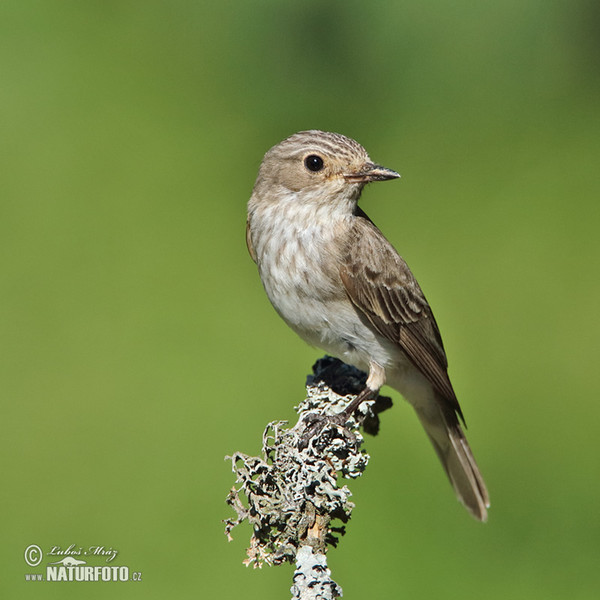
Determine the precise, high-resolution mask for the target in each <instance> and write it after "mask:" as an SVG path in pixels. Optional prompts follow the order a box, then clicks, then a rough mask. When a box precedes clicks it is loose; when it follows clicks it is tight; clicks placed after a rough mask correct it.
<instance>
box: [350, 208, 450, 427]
mask: <svg viewBox="0 0 600 600" xmlns="http://www.w3.org/2000/svg"><path fill="white" fill-rule="evenodd" d="M340 275H341V278H342V281H343V282H344V285H345V287H346V291H347V292H348V296H349V297H350V299H351V300H352V302H353V303H354V305H355V306H356V307H357V308H358V309H359V310H360V311H361V312H362V313H363V314H364V315H365V316H366V317H367V318H368V319H369V321H370V322H371V323H372V324H373V326H374V327H375V329H376V330H377V331H378V332H379V333H380V334H381V335H382V336H384V337H386V338H387V339H388V340H391V341H392V342H394V343H396V344H398V345H399V346H400V347H401V348H402V350H404V352H405V353H406V355H407V356H408V357H409V359H410V360H411V361H412V362H413V364H414V365H415V366H416V367H417V368H418V369H419V370H420V371H421V373H423V375H425V377H427V379H428V380H429V381H430V382H431V383H432V385H433V386H434V387H435V389H436V390H437V391H438V392H439V394H441V396H442V397H443V398H445V399H446V400H447V401H448V402H449V403H450V405H451V406H452V408H454V410H455V411H456V412H457V414H459V415H460V417H461V419H462V413H461V410H460V406H459V405H458V401H457V399H456V395H455V394H454V390H453V389H452V384H451V383H450V379H449V377H448V372H447V368H448V361H447V359H446V353H445V352H444V346H443V344H442V338H441V336H440V331H439V329H438V326H437V323H436V322H435V318H434V316H433V313H432V312H431V308H430V307H429V304H428V303H427V300H426V299H425V296H424V294H423V292H422V290H421V288H420V287H419V284H418V283H417V280H416V279H415V277H414V275H413V274H412V273H411V271H410V269H409V268H408V265H407V264H406V262H405V261H404V259H403V258H402V257H401V256H400V255H399V254H398V253H397V252H396V250H395V249H394V248H393V246H392V245H391V244H390V243H389V242H388V241H387V240H386V239H385V237H384V236H383V234H382V233H381V232H380V231H379V229H377V227H376V226H375V225H374V224H373V223H372V222H371V221H370V220H369V218H368V217H367V216H366V215H365V214H364V213H363V212H362V211H360V212H358V214H357V217H356V218H355V219H354V224H353V226H352V230H351V232H350V234H349V238H348V241H347V248H346V251H345V254H344V257H343V264H342V267H341V270H340Z"/></svg>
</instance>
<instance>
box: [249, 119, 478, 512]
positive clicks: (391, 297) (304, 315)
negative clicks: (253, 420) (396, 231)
mask: <svg viewBox="0 0 600 600" xmlns="http://www.w3.org/2000/svg"><path fill="white" fill-rule="evenodd" d="M397 177H399V175H398V173H396V172H395V171H392V170H391V169H386V168H385V167H381V166H379V165H376V164H374V163H373V162H371V159H370V158H369V155H368V154H367V152H366V151H365V149H364V148H363V147H362V146H361V145H360V144H358V143H357V142H355V141H354V140H351V139H349V138H347V137H345V136H343V135H339V134H337V133H326V132H324V131H317V130H312V131H302V132H300V133H296V134H295V135H292V136H291V137H289V138H287V139H286V140H284V141H283V142H281V143H280V144H277V145H276V146H274V147H273V148H271V149H270V150H269V151H268V152H267V153H266V154H265V156H264V159H263V161H262V164H261V165H260V169H259V171H258V176H257V178H256V183H255V185H254V190H253V192H252V197H251V198H250V201H249V202H248V222H247V234H246V237H247V242H248V249H249V251H250V255H251V256H252V259H253V260H254V261H255V262H256V264H257V265H258V271H259V274H260V278H261V280H262V283H263V286H264V288H265V291H266V292H267V296H268V297H269V300H270V301H271V303H272V304H273V306H274V307H275V310H276V311H277V312H278V313H279V315H280V316H281V318H282V319H283V320H284V321H285V322H286V323H287V324H288V325H289V326H290V327H291V328H292V329H293V330H294V331H295V332H296V333H297V334H298V335H299V336H300V337H301V338H303V339H304V340H306V341H307V342H308V343H309V344H311V345H313V346H318V347H320V348H322V349H323V350H325V351H326V352H328V353H329V354H331V355H333V356H336V357H337V358H339V359H341V360H343V361H344V362H347V363H349V364H351V365H354V366H355V367H357V368H359V369H362V370H364V371H367V372H368V374H369V376H368V378H367V384H366V388H365V390H364V392H363V393H361V394H360V395H359V398H358V402H360V401H362V400H363V399H366V398H368V397H370V396H373V395H375V394H376V393H377V392H378V390H379V388H381V386H382V385H383V384H384V383H387V384H388V385H390V386H391V387H393V388H394V389H396V390H397V391H398V392H400V393H401V394H402V396H404V398H405V399H406V400H408V402H409V403H410V404H411V405H412V406H413V408H414V409H415V411H416V413H417V416H418V417H419V420H420V421H421V423H422V425H423V427H424V428H425V431H426V432H427V435H428V436H429V439H430V440H431V443H432V444H433V447H434V448H435V451H436V452H437V454H438V456H439V458H440V460H441V461H442V464H443V466H444V469H445V470H446V473H447V474H448V478H449V479H450V482H451V483H452V486H453V487H454V490H455V491H456V494H457V496H458V498H459V500H460V501H461V502H462V503H463V504H464V505H465V506H466V508H467V509H468V510H469V512H470V513H471V514H472V515H473V516H474V517H475V518H477V519H480V520H481V521H485V520H486V519H487V508H488V507H489V498H488V493H487V490H486V487H485V483H484V482H483V479H482V477H481V474H480V473H479V469H478V467H477V464H476V463H475V459H474V458H473V454H472V453H471V449H470V448H469V444H468V443H467V440H466V438H465V435H464V433H463V429H462V427H461V425H460V422H459V419H460V420H463V421H464V419H463V415H462V412H461V409H460V406H459V404H458V400H457V399H456V395H455V393H454V390H453V388H452V384H451V383H450V379H449V377H448V372H447V368H448V362H447V360H446V354H445V352H444V347H443V345H442V338H441V336H440V332H439V329H438V326H437V323H436V322H435V318H434V317H433V313H432V312H431V308H430V307H429V304H428V303H427V300H426V299H425V296H424V295H423V292H422V291H421V288H420V287H419V284H418V283H417V281H416V279H415V277H414V276H413V274H412V273H411V271H410V269H409V268H408V265H407V264H406V262H404V260H403V259H402V257H401V256H400V255H399V254H398V253H397V252H396V250H395V249H394V248H393V246H392V245H391V244H390V243H389V242H388V241H387V240H386V238H385V237H384V236H383V234H382V233H381V232H380V231H379V229H378V228H377V227H376V226H375V225H374V223H373V222H372V221H371V220H370V219H369V217H367V215H366V214H365V213H364V212H363V211H362V210H361V209H360V208H359V207H358V199H359V198H360V194H361V192H362V190H363V188H364V187H365V185H366V184H367V183H370V182H372V181H384V180H386V179H395V178H397Z"/></svg>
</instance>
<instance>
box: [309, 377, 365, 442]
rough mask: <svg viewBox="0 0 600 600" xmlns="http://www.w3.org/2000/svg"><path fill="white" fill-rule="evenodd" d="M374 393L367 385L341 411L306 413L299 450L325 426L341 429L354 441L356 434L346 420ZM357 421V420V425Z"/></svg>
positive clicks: (321, 431)
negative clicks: (331, 413) (335, 412)
mask: <svg viewBox="0 0 600 600" xmlns="http://www.w3.org/2000/svg"><path fill="white" fill-rule="evenodd" d="M376 393H377V392H375V391H373V390H372V389H370V388H369V387H365V388H364V389H363V390H362V391H361V392H360V394H358V395H357V396H356V398H354V400H352V402H350V404H349V405H348V406H347V407H346V408H345V409H344V410H343V411H341V412H339V413H337V414H334V415H324V414H319V413H308V414H307V415H306V416H305V418H304V422H305V424H306V427H305V430H304V433H303V434H302V436H301V439H300V444H299V447H300V450H303V449H304V448H306V447H308V444H309V441H310V440H311V439H313V438H316V437H318V436H319V435H321V434H322V433H323V431H324V430H325V429H326V428H327V427H333V428H334V429H336V430H337V431H341V433H342V435H343V437H344V438H346V439H347V440H348V441H350V442H355V441H356V435H355V434H354V433H353V432H352V431H351V430H350V429H349V428H348V427H347V424H348V421H349V420H350V418H351V417H352V416H353V415H354V413H355V412H356V410H357V409H358V407H359V406H360V405H361V404H362V403H363V402H365V401H366V400H369V399H370V398H371V397H372V396H373V395H374V394H376ZM359 423H360V422H357V425H358V424H359Z"/></svg>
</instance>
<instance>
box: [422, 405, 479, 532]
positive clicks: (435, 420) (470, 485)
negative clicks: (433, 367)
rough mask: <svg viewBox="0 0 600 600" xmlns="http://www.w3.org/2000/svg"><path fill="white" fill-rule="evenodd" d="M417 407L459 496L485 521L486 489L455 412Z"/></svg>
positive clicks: (475, 515)
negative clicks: (426, 409)
mask: <svg viewBox="0 0 600 600" xmlns="http://www.w3.org/2000/svg"><path fill="white" fill-rule="evenodd" d="M416 411H417V415H418V417H419V420H420V421H421V424H422V425H423V427H424V428H425V431H426V432H427V435H428V436H429V439H430V440H431V443H432V444H433V447H434V448H435V451H436V452H437V455H438V456H439V457H440V460H441V461H442V465H443V466H444V469H445V470H446V473H447V475H448V479H450V483H451V484H452V487H453V488H454V491H455V492H456V495H457V496H458V499H459V500H460V501H461V502H462V503H463V504H464V505H465V507H466V508H467V510H468V511H469V512H470V513H471V514H472V515H473V516H474V517H475V518H476V519H479V520H480V521H487V509H488V508H489V506H490V499H489V496H488V491H487V489H486V487H485V483H484V481H483V477H482V476H481V473H480V472H479V468H478V467H477V463H476V462H475V459H474V458H473V453H472V452H471V448H469V444H468V442H467V438H466V437H465V434H464V432H463V430H462V428H461V426H460V423H459V422H458V418H457V416H456V414H455V413H454V411H453V410H451V409H445V408H443V407H441V406H439V405H437V406H436V407H435V409H434V410H433V411H430V410H428V411H426V412H425V411H423V410H419V409H418V408H416Z"/></svg>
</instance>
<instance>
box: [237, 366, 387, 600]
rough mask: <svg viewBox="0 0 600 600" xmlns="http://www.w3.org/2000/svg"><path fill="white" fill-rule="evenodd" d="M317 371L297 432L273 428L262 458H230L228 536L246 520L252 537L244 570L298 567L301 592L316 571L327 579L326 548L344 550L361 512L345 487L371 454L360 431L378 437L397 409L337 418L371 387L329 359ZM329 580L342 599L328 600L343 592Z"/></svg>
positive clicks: (382, 402) (363, 409) (366, 409)
mask: <svg viewBox="0 0 600 600" xmlns="http://www.w3.org/2000/svg"><path fill="white" fill-rule="evenodd" d="M313 372H314V374H313V375H310V376H309V377H308V378H307V385H306V388H307V396H306V399H305V400H303V401H302V402H301V403H300V405H299V406H298V407H296V410H297V412H298V415H299V418H298V422H297V423H296V425H294V426H293V427H291V428H289V427H287V426H286V425H287V423H286V422H284V421H273V422H271V423H269V425H267V427H266V429H265V431H264V433H263V444H262V456H260V457H257V456H248V455H247V454H244V453H242V452H236V453H235V454H234V455H233V456H231V457H228V458H230V459H231V461H232V467H233V472H234V473H235V474H236V483H237V487H236V486H234V487H233V488H232V489H231V491H230V492H229V495H228V497H227V502H228V504H230V505H231V506H232V507H233V509H234V510H235V511H236V513H237V518H235V519H227V520H226V521H225V523H226V527H225V532H226V534H227V536H228V537H229V538H230V539H231V530H232V529H233V528H234V527H235V526H236V525H238V524H239V523H241V522H242V521H245V520H247V521H248V522H249V523H250V524H251V525H252V528H253V535H252V538H251V540H250V547H249V548H248V551H247V554H248V558H247V559H246V560H245V561H244V562H245V564H246V565H253V566H254V567H257V566H259V567H260V566H262V564H263V563H266V564H269V565H276V564H281V563H283V562H294V561H296V563H297V566H298V568H297V570H296V574H295V576H294V579H295V582H296V583H295V587H296V586H297V585H300V581H304V582H306V581H308V579H306V578H307V577H308V575H307V574H308V573H309V572H310V573H312V574H313V575H315V574H320V575H323V573H325V571H327V569H326V562H325V553H326V551H327V547H328V546H335V545H336V544H337V543H338V541H339V537H338V536H339V535H343V533H344V524H345V523H347V522H348V520H349V519H350V515H351V514H352V509H353V508H354V504H353V503H352V502H351V501H350V497H351V492H350V490H349V488H348V486H347V485H341V484H340V482H339V481H338V480H339V479H340V476H341V478H344V479H354V478H356V477H359V476H360V475H361V474H362V473H363V471H364V470H365V468H366V466H367V464H368V462H369V455H368V454H367V453H366V452H365V451H364V450H362V449H361V446H362V443H363V436H362V435H361V433H360V432H359V427H360V426H361V425H362V426H363V429H364V430H365V431H367V432H369V433H376V432H377V430H378V427H379V419H378V416H377V414H378V413H379V412H381V411H382V410H385V409H386V408H388V407H389V406H391V401H390V400H389V398H384V397H379V398H377V400H375V401H369V402H365V403H363V404H362V405H361V406H360V408H359V409H358V411H357V412H356V413H355V414H354V416H352V417H350V418H349V419H347V420H346V419H341V420H340V419H339V418H336V415H337V416H338V417H339V414H340V413H341V412H342V411H343V410H344V409H345V408H346V407H347V406H348V405H349V404H350V402H351V401H352V400H353V399H354V398H355V397H356V395H357V394H358V393H359V392H360V391H361V390H362V389H363V388H364V385H365V379H366V375H365V374H364V373H362V372H361V371H358V370H357V369H354V368H353V367H349V366H347V365H345V364H344V363H342V362H341V361H339V360H337V359H333V358H330V357H326V358H324V359H321V360H319V361H318V362H317V363H316V364H315V365H314V367H313ZM332 522H339V524H338V526H334V525H333V524H332ZM308 549H310V550H311V552H310V553H309V552H308ZM300 550H302V553H300V552H299V551H300ZM309 556H310V557H311V558H310V561H309V563H310V564H313V563H314V564H313V566H314V569H313V567H311V566H310V564H308V563H307V564H303V563H298V558H299V557H307V558H308V557H309ZM311 561H312V562H311ZM323 569H325V570H323ZM327 573H328V571H327ZM327 573H326V574H325V575H326V576H325V579H324V580H323V581H321V582H320V583H319V585H321V584H323V585H325V587H327V589H329V590H330V591H331V592H332V593H333V592H335V594H336V595H329V596H327V595H326V596H323V597H332V598H334V597H337V595H339V594H341V590H339V587H338V586H337V585H336V584H335V583H334V582H331V581H330V578H329V575H327ZM303 578H304V579H303ZM315 581H316V580H315ZM328 582H329V583H328ZM315 585H316V584H315ZM292 589H294V588H292ZM336 590H338V591H339V594H338V591H336ZM297 597H298V598H306V597H311V596H306V595H300V596H297ZM315 597H317V596H315Z"/></svg>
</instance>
